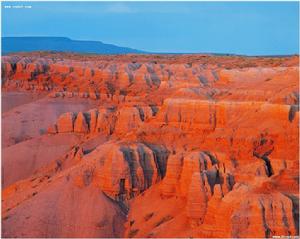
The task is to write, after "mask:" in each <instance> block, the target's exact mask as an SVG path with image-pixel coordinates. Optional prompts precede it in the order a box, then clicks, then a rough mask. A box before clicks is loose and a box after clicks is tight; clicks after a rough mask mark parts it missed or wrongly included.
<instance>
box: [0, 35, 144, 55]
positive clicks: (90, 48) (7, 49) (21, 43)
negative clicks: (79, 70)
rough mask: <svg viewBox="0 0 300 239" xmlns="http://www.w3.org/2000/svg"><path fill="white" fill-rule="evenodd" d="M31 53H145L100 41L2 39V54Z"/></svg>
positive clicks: (56, 38) (28, 38)
mask: <svg viewBox="0 0 300 239" xmlns="http://www.w3.org/2000/svg"><path fill="white" fill-rule="evenodd" d="M30 51H57V52H75V53H95V54H127V53H144V52H143V51H139V50H136V49H132V48H128V47H119V46H115V45H112V44H105V43H103V42H100V41H77V40H72V39H70V38H66V37H2V54H3V55H5V54H8V53H14V52H30Z"/></svg>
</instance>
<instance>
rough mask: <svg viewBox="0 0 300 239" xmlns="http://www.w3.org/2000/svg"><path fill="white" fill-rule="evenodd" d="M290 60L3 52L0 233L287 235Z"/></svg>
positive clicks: (292, 186)
mask: <svg viewBox="0 0 300 239" xmlns="http://www.w3.org/2000/svg"><path fill="white" fill-rule="evenodd" d="M298 64H299V58H298V56H290V57H242V56H214V55H119V56H108V55H107V56H99V55H75V54H66V53H65V54H59V53H47V52H36V53H26V54H25V53H24V54H22V53H20V54H15V55H8V56H4V57H2V236H3V237H204V238H206V237H207V238H210V237H219V238H222V237H252V238H253V237H256V238H257V237H258V238H259V237H260V238H265V237H272V236H296V235H299V161H298V160H299V158H298V155H299V151H298V150H299V149H298V145H299V137H298V130H299V89H298V88H299V78H298V77H299V66H298Z"/></svg>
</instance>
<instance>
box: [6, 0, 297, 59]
mask: <svg viewBox="0 0 300 239" xmlns="http://www.w3.org/2000/svg"><path fill="white" fill-rule="evenodd" d="M9 5H10V6H16V5H19V6H23V7H22V8H7V6H9ZM298 5H299V3H298V2H2V36H64V37H69V38H72V39H77V40H96V41H102V42H105V43H111V44H116V45H119V46H127V47H132V48H136V49H140V50H145V51H151V52H174V53H180V52H187V53H198V52H200V53H201V52H204V53H206V52H211V53H235V54H247V55H277V54H278V55H280V54H294V53H298V51H299V43H298V41H299V24H298V22H299V20H298V19H299V6H298ZM5 6H6V7H5ZM25 6H31V8H27V7H26V8H25Z"/></svg>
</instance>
